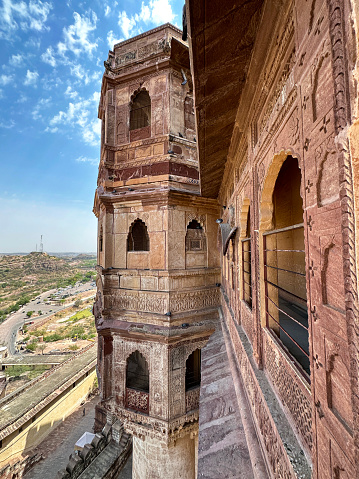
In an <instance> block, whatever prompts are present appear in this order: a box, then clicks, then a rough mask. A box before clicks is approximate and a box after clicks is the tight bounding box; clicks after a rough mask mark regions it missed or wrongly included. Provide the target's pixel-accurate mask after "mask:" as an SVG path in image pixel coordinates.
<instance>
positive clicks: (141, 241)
mask: <svg viewBox="0 0 359 479" xmlns="http://www.w3.org/2000/svg"><path fill="white" fill-rule="evenodd" d="M149 250H150V239H149V236H148V233H147V226H146V225H145V223H144V222H143V221H141V220H136V221H134V222H133V223H132V225H131V227H130V231H129V233H128V236H127V251H149Z"/></svg>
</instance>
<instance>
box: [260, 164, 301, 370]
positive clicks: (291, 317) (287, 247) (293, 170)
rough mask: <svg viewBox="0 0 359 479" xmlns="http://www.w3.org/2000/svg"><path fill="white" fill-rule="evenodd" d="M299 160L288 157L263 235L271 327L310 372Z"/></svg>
mask: <svg viewBox="0 0 359 479" xmlns="http://www.w3.org/2000/svg"><path fill="white" fill-rule="evenodd" d="M300 182H301V173H300V169H299V166H298V161H297V159H296V158H293V157H292V156H288V157H287V159H286V160H285V162H284V163H283V165H282V168H281V170H280V172H279V174H278V177H277V180H276V183H275V187H274V191H273V228H274V229H273V230H271V231H267V232H265V233H264V234H263V239H264V243H263V247H264V248H263V249H264V279H265V298H266V321H267V326H268V327H269V328H270V329H271V330H272V331H273V332H274V333H275V334H276V335H277V337H278V338H279V339H280V340H281V342H282V344H283V345H284V346H285V348H286V349H287V351H288V352H289V353H290V354H291V355H292V356H294V358H296V360H297V361H298V362H299V364H300V365H301V366H302V367H303V369H304V370H305V371H306V372H307V373H308V374H309V341H308V312H307V293H306V274H305V249H304V224H303V202H302V198H301V196H300Z"/></svg>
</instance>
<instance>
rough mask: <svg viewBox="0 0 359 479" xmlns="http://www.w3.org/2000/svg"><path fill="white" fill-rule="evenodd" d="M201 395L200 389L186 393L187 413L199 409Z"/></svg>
mask: <svg viewBox="0 0 359 479" xmlns="http://www.w3.org/2000/svg"><path fill="white" fill-rule="evenodd" d="M199 393H200V388H196V389H192V390H191V391H187V392H186V412H189V411H194V410H195V409H198V408H199Z"/></svg>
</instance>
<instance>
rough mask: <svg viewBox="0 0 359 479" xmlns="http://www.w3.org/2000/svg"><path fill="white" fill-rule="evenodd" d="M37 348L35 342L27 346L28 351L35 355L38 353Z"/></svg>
mask: <svg viewBox="0 0 359 479" xmlns="http://www.w3.org/2000/svg"><path fill="white" fill-rule="evenodd" d="M37 347H38V343H37V341H34V342H33V343H30V344H27V345H26V349H28V350H29V351H32V352H33V353H34V352H35V351H36V349H37Z"/></svg>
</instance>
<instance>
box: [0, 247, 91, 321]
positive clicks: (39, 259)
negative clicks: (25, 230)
mask: <svg viewBox="0 0 359 479" xmlns="http://www.w3.org/2000/svg"><path fill="white" fill-rule="evenodd" d="M95 265H96V259H95V256H92V255H85V254H79V255H76V256H75V257H66V256H63V257H57V256H50V255H48V254H47V253H35V252H33V253H30V254H28V255H4V256H0V323H1V322H3V321H4V320H5V318H6V317H7V316H8V315H9V314H10V313H12V312H15V311H18V310H19V309H20V308H21V307H22V306H23V305H24V304H26V303H28V302H29V301H30V300H31V299H33V298H35V297H36V296H38V295H39V294H40V293H42V292H44V291H48V290H51V289H53V288H64V287H66V286H70V285H74V284H76V282H82V283H85V282H87V281H91V280H93V279H94V278H95V277H96V273H95V269H94V267H95Z"/></svg>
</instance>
